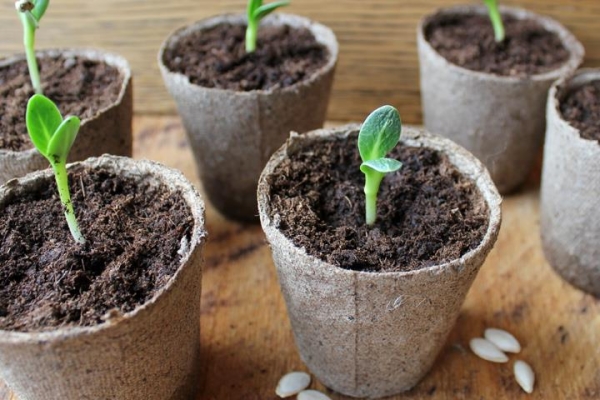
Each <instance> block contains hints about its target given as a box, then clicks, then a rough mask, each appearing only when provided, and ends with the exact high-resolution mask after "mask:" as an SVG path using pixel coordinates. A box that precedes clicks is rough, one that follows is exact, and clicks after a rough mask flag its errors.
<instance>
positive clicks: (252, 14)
mask: <svg viewBox="0 0 600 400" xmlns="http://www.w3.org/2000/svg"><path fill="white" fill-rule="evenodd" d="M289 4H290V2H289V0H281V1H274V2H272V3H269V4H264V5H263V3H262V0H248V27H247V28H246V51H247V52H248V53H252V52H253V51H254V50H256V38H257V36H258V25H259V24H260V20H261V19H263V18H264V17H266V16H267V15H269V14H271V13H272V12H273V11H275V10H276V9H278V8H279V7H283V6H287V5H289Z"/></svg>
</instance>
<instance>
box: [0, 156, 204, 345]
mask: <svg viewBox="0 0 600 400" xmlns="http://www.w3.org/2000/svg"><path fill="white" fill-rule="evenodd" d="M117 164H120V165H125V166H126V167H127V168H126V169H124V170H126V171H127V172H130V171H131V175H129V176H132V177H138V178H140V179H144V178H145V177H148V176H151V177H154V178H156V179H158V180H159V181H161V182H163V183H165V182H166V183H167V186H170V187H171V188H170V190H180V191H181V192H182V194H183V195H184V196H183V197H184V200H185V202H186V204H187V206H188V207H189V209H190V213H191V214H192V217H193V219H194V229H193V231H192V236H191V240H190V242H189V244H188V248H187V249H186V250H185V252H184V254H182V255H181V259H180V261H179V266H178V268H177V270H176V271H175V273H174V274H173V276H171V278H170V279H169V280H168V281H167V283H165V285H164V286H163V287H162V288H160V290H158V291H157V292H156V293H154V295H153V296H152V298H151V299H149V300H148V301H146V302H144V303H143V304H140V305H138V306H137V307H135V308H134V309H133V310H131V311H128V312H126V313H122V314H121V313H119V315H118V316H117V317H115V318H110V319H108V320H106V321H104V322H102V323H100V324H97V325H93V326H83V327H82V326H67V327H59V328H56V329H53V330H47V331H34V332H17V331H8V330H1V329H0V343H2V344H11V343H12V344H23V343H44V342H49V341H64V340H68V339H70V338H72V337H82V336H91V335H94V334H97V333H99V332H103V333H105V332H110V330H111V329H114V328H116V327H117V326H118V325H119V324H120V323H122V322H124V321H127V320H130V319H131V318H134V317H135V316H137V315H139V314H142V313H148V312H151V311H152V308H153V307H154V305H155V304H156V303H157V301H158V300H159V299H160V298H161V297H163V295H165V294H166V293H168V292H170V291H171V290H172V286H173V283H174V282H175V280H176V279H177V278H178V277H179V275H180V273H181V270H182V269H183V267H184V266H185V265H187V263H188V262H189V261H190V258H191V256H192V255H193V254H194V252H195V251H197V250H201V247H202V246H203V244H204V243H205V241H206V237H207V232H206V228H205V217H204V211H205V206H204V201H203V200H202V198H201V197H200V195H199V194H198V191H197V190H196V189H195V188H194V186H193V185H192V183H191V182H190V181H189V180H187V178H185V176H184V175H183V173H181V172H180V171H178V170H176V169H173V168H170V167H167V166H165V165H162V164H160V163H158V162H156V161H151V160H145V159H144V160H134V159H131V158H129V157H122V156H113V155H109V154H104V155H102V156H101V157H92V158H88V159H87V160H85V161H79V162H74V163H70V164H67V168H68V169H72V168H73V167H76V166H79V165H82V166H85V167H90V168H94V167H97V166H108V167H114V166H115V165H117ZM140 169H141V170H142V172H143V173H142V174H140ZM157 169H158V171H157ZM52 176H53V172H52V171H51V170H50V169H45V170H40V171H35V172H32V173H29V174H27V175H25V176H24V177H21V178H15V179H11V180H10V181H8V182H7V183H6V184H4V185H2V186H0V197H4V196H5V195H6V194H7V192H8V193H10V190H11V188H13V187H15V186H22V185H31V184H34V183H35V181H38V180H41V179H51V178H52ZM180 250H181V249H180ZM198 301H199V299H198Z"/></svg>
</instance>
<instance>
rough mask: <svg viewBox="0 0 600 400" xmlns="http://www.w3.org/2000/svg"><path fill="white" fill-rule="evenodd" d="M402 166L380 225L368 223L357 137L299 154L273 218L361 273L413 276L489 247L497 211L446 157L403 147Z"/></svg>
mask: <svg viewBox="0 0 600 400" xmlns="http://www.w3.org/2000/svg"><path fill="white" fill-rule="evenodd" d="M389 157H392V158H395V159H398V160H400V161H401V162H402V163H403V165H402V168H401V169H400V170H399V171H397V172H395V173H392V174H388V175H387V176H386V177H385V178H384V179H383V182H382V183H381V187H380V191H379V196H378V206H377V209H378V210H377V221H376V222H375V225H374V226H372V227H367V226H366V225H365V216H364V213H365V203H364V192H363V188H364V175H363V173H362V172H361V171H360V169H359V166H360V164H361V161H360V155H359V153H358V149H357V141H356V138H354V139H350V140H348V141H346V142H344V141H341V140H338V141H336V142H326V143H323V145H319V146H318V147H316V148H311V149H310V151H302V152H298V153H296V154H294V155H293V156H292V158H291V159H288V160H285V161H284V162H283V163H281V164H280V165H279V167H278V168H277V170H276V172H275V175H273V176H272V178H271V182H270V184H271V193H270V196H271V202H272V210H271V216H273V215H276V214H278V215H279V216H280V219H281V222H280V225H279V228H280V229H281V230H282V231H283V232H284V234H285V235H286V236H287V237H288V238H290V239H291V240H292V241H293V243H294V244H296V245H297V246H299V247H304V248H306V251H307V252H308V254H311V255H313V256H316V257H318V258H320V259H322V260H325V261H327V262H329V263H331V264H333V265H337V266H340V267H343V268H347V269H352V270H359V271H408V270H414V269H418V268H424V267H428V266H432V265H435V264H439V263H442V262H446V261H450V260H454V259H456V258H459V257H460V256H461V255H463V254H465V253H466V252H468V251H469V250H471V249H473V248H475V247H477V245H478V244H479V243H480V242H481V240H482V238H483V236H484V235H485V232H486V230H487V226H488V224H489V212H488V209H487V205H486V203H485V201H484V199H483V198H482V196H481V194H480V192H479V190H478V189H477V187H476V186H475V184H474V183H473V182H471V181H469V180H467V179H466V178H463V177H462V176H461V175H460V173H459V172H458V171H457V169H456V168H455V167H454V166H453V165H452V164H451V163H450V162H449V161H448V159H447V158H446V156H445V155H443V154H441V153H439V152H437V151H435V150H431V149H426V148H416V147H407V146H400V145H399V146H396V148H395V149H394V150H393V151H392V152H391V153H390V155H389Z"/></svg>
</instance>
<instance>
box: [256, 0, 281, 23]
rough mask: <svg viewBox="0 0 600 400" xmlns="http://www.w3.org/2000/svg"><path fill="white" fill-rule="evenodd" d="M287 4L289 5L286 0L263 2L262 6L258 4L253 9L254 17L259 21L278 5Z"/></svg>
mask: <svg viewBox="0 0 600 400" xmlns="http://www.w3.org/2000/svg"><path fill="white" fill-rule="evenodd" d="M288 5H290V2H289V1H288V0H282V1H274V2H272V3H269V4H265V5H264V6H260V7H258V8H257V9H256V10H254V18H255V19H256V20H258V21H260V20H261V19H263V18H264V17H266V16H267V15H269V14H271V13H272V12H273V11H275V10H276V9H278V8H279V7H284V6H288Z"/></svg>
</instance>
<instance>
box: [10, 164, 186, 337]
mask: <svg viewBox="0 0 600 400" xmlns="http://www.w3.org/2000/svg"><path fill="white" fill-rule="evenodd" d="M69 180H70V187H71V191H72V200H73V203H74V207H75V211H76V213H77V217H78V220H79V224H80V227H81V231H82V233H83V235H84V237H85V238H86V243H85V244H84V245H78V244H76V243H75V241H74V240H73V238H72V237H71V235H70V233H69V229H68V227H67V224H66V221H65V217H64V214H63V208H62V206H61V203H60V201H59V198H58V194H57V190H56V188H55V186H56V185H55V183H54V180H53V179H47V180H46V181H45V182H44V184H43V187H41V188H40V189H39V190H37V191H33V190H32V191H31V192H32V193H27V194H26V195H24V196H21V197H18V198H12V199H9V200H8V202H7V203H6V204H5V205H3V206H2V207H1V210H0V237H2V243H1V244H0V329H4V330H12V331H24V332H25V331H43V330H50V329H55V328H58V327H62V326H66V325H68V326H91V325H95V324H98V323H100V322H102V321H103V320H104V319H105V315H106V314H107V313H108V312H112V310H114V309H117V310H118V311H119V312H121V313H125V312H128V311H131V310H133V309H134V308H135V307H136V306H138V305H141V304H143V303H145V302H146V301H148V300H149V299H151V298H152V296H153V295H154V294H155V293H156V292H157V291H158V290H159V289H160V288H161V287H163V286H164V285H165V284H166V283H167V281H168V280H169V279H170V278H171V277H172V276H173V274H174V273H175V272H176V270H177V269H178V267H179V262H180V256H179V254H178V250H179V248H180V244H181V241H182V239H183V238H184V237H185V238H187V240H190V239H191V235H192V230H193V218H192V215H191V211H190V209H189V208H188V207H187V204H186V203H185V201H184V199H183V197H182V195H181V194H180V193H177V192H176V193H169V192H168V191H167V189H166V187H162V186H151V185H149V184H147V183H136V182H135V181H133V180H132V179H131V178H124V177H121V176H117V175H115V174H114V173H112V172H110V171H108V170H105V169H103V168H95V169H93V170H91V169H84V168H82V167H80V168H78V169H75V170H74V171H72V172H71V173H70V179H69ZM15 197H17V196H15Z"/></svg>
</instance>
